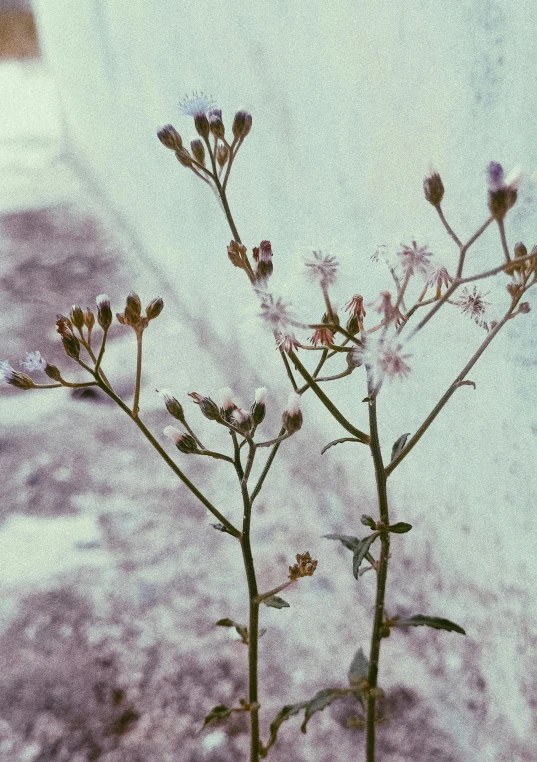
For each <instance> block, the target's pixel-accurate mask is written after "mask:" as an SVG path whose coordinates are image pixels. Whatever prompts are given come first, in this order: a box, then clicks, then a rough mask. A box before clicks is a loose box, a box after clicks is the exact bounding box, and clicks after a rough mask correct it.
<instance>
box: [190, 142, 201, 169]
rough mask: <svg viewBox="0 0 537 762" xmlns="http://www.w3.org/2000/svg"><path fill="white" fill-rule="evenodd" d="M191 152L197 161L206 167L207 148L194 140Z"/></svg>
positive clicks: (191, 144)
mask: <svg viewBox="0 0 537 762" xmlns="http://www.w3.org/2000/svg"><path fill="white" fill-rule="evenodd" d="M190 150H191V151H192V156H193V157H194V158H195V159H196V161H197V162H199V163H200V164H203V165H204V166H205V148H204V147H203V143H202V142H201V140H199V139H198V140H193V141H192V142H191V143H190Z"/></svg>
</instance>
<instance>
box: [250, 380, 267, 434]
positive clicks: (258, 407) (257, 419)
mask: <svg viewBox="0 0 537 762" xmlns="http://www.w3.org/2000/svg"><path fill="white" fill-rule="evenodd" d="M266 398H267V387H266V386H260V387H259V389H256V390H255V398H254V404H253V405H252V407H251V408H250V415H251V416H252V420H253V422H254V424H255V425H256V426H259V424H260V423H262V422H263V419H264V418H265V413H266V407H265V400H266Z"/></svg>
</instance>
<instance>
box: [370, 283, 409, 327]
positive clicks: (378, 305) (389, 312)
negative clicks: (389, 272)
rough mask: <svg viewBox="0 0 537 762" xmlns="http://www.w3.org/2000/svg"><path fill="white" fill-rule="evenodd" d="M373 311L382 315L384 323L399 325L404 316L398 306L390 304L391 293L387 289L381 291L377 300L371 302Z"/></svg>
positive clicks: (402, 321) (403, 320)
mask: <svg viewBox="0 0 537 762" xmlns="http://www.w3.org/2000/svg"><path fill="white" fill-rule="evenodd" d="M373 307H374V309H375V312H378V313H380V314H381V315H383V316H384V318H383V322H384V323H395V325H401V324H402V323H404V322H405V317H404V315H403V313H402V312H401V310H400V309H399V307H397V308H396V307H395V304H392V295H391V294H390V292H389V291H381V292H380V294H379V297H378V299H377V301H376V302H375V303H374V304H373Z"/></svg>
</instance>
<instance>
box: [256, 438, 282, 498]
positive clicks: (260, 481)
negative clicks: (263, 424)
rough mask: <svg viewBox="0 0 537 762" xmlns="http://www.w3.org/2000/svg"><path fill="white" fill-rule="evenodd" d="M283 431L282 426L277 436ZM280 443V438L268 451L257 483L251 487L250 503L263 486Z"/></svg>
mask: <svg viewBox="0 0 537 762" xmlns="http://www.w3.org/2000/svg"><path fill="white" fill-rule="evenodd" d="M284 433H285V428H284V427H283V426H282V428H281V429H280V433H279V434H278V437H281V436H282V434H284ZM280 445H281V440H279V441H278V442H277V443H276V444H275V445H274V447H273V448H272V450H271V452H270V455H269V456H268V458H267V462H266V463H265V466H264V468H263V471H262V472H261V475H260V477H259V479H258V481H257V484H256V485H255V487H254V489H253V492H252V494H251V496H250V502H251V503H253V502H254V500H255V499H256V497H257V496H258V495H259V493H260V492H261V488H262V486H263V482H264V481H265V479H266V477H267V474H268V472H269V471H270V467H271V466H272V463H273V461H274V458H275V457H276V454H277V452H278V450H279V448H280Z"/></svg>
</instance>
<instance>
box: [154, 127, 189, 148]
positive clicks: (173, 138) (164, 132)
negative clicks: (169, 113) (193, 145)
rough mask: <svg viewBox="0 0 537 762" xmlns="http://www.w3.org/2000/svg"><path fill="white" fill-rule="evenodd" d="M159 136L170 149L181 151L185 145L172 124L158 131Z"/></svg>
mask: <svg viewBox="0 0 537 762" xmlns="http://www.w3.org/2000/svg"><path fill="white" fill-rule="evenodd" d="M157 137H158V139H159V140H160V142H161V143H162V145H163V146H166V148H169V149H170V151H180V150H181V148H182V147H183V141H182V139H181V136H180V135H179V133H178V132H177V130H176V129H175V127H173V126H172V125H171V124H167V125H165V126H164V127H161V129H160V130H159V131H158V132H157Z"/></svg>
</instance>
